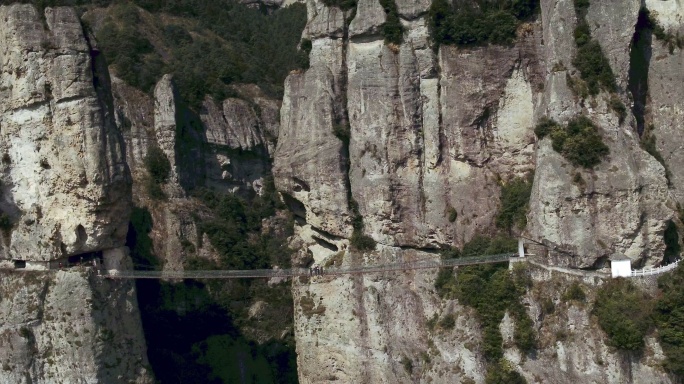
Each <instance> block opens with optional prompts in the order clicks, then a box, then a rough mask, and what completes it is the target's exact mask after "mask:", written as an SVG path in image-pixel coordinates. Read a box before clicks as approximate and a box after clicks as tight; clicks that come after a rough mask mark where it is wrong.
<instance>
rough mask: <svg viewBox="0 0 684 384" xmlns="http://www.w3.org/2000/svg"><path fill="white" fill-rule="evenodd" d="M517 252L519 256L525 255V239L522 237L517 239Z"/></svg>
mask: <svg viewBox="0 0 684 384" xmlns="http://www.w3.org/2000/svg"><path fill="white" fill-rule="evenodd" d="M518 254H519V256H520V257H525V241H524V240H523V238H522V237H521V238H519V239H518Z"/></svg>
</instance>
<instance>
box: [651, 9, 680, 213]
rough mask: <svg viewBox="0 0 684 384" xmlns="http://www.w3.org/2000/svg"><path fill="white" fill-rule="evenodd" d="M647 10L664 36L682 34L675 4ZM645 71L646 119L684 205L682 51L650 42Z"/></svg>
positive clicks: (676, 194) (678, 12) (673, 188)
mask: <svg viewBox="0 0 684 384" xmlns="http://www.w3.org/2000/svg"><path fill="white" fill-rule="evenodd" d="M646 7H647V8H648V9H649V10H650V11H651V15H652V16H653V17H654V18H655V19H656V20H657V22H658V24H660V25H661V26H663V27H664V28H666V30H667V32H669V33H673V34H676V33H677V32H679V33H680V34H681V33H682V32H684V6H683V5H682V4H680V3H677V2H674V1H667V2H666V1H647V2H646ZM650 48H651V51H650V52H646V54H648V57H649V59H650V60H649V64H650V66H649V68H648V74H647V75H648V91H649V92H648V93H649V94H648V97H649V105H648V108H647V117H650V120H651V122H652V124H653V127H652V128H653V131H652V134H653V135H654V136H655V142H656V149H657V150H658V151H659V152H660V154H661V155H662V156H663V158H664V160H665V164H667V166H668V170H669V171H670V185H671V187H672V190H671V192H672V194H673V195H674V197H675V199H676V201H677V202H678V203H679V204H682V205H684V150H682V149H683V148H684V147H683V145H684V129H682V126H684V101H683V98H682V96H681V92H682V89H681V87H680V85H681V84H682V82H683V81H684V51H683V50H681V49H679V48H675V49H674V50H673V52H672V53H671V54H670V53H669V48H668V47H667V46H666V45H664V43H663V42H662V41H660V40H658V39H656V37H655V36H653V37H652V40H651V47H650Z"/></svg>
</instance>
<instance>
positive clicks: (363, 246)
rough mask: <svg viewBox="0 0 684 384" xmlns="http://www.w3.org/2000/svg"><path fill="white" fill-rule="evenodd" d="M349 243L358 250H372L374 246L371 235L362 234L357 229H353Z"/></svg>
mask: <svg viewBox="0 0 684 384" xmlns="http://www.w3.org/2000/svg"><path fill="white" fill-rule="evenodd" d="M349 243H350V244H351V246H352V247H353V248H354V249H356V250H359V251H372V250H374V249H375V246H376V243H375V240H373V238H372V237H370V236H367V235H364V234H363V232H361V231H359V230H354V232H353V233H352V237H351V239H349Z"/></svg>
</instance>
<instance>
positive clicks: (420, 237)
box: [274, 0, 682, 383]
mask: <svg viewBox="0 0 684 384" xmlns="http://www.w3.org/2000/svg"><path fill="white" fill-rule="evenodd" d="M397 6H398V9H399V12H400V13H401V14H402V17H403V19H402V24H403V25H404V27H405V28H406V31H405V34H404V43H403V44H402V45H401V46H399V47H396V46H386V45H385V44H384V43H383V37H382V36H381V35H380V33H379V31H380V26H381V24H382V22H383V20H382V18H381V17H380V16H382V15H381V14H380V13H379V12H378V9H377V5H376V4H375V2H374V1H365V2H364V1H361V2H360V3H359V7H358V10H357V14H356V16H355V18H354V20H352V21H351V24H350V25H349V31H348V36H349V38H348V39H340V37H341V36H344V35H345V33H344V32H345V31H344V28H343V27H341V26H340V25H339V23H338V22H336V21H337V20H339V19H340V17H339V16H337V15H338V14H339V10H337V9H335V8H331V9H327V8H326V7H325V6H324V5H323V4H322V3H320V2H313V1H310V2H309V3H308V7H309V26H308V28H307V31H308V32H307V33H305V37H308V38H311V39H312V40H313V50H312V53H311V56H310V57H311V67H310V68H309V69H308V70H307V71H305V72H304V73H294V74H291V75H290V77H289V78H288V80H287V83H286V92H285V97H284V100H283V108H282V110H281V129H280V133H279V139H278V146H277V148H276V152H275V157H274V175H275V178H276V185H277V187H278V189H279V190H280V191H282V192H283V193H284V195H285V196H286V197H287V199H288V200H289V201H290V202H291V207H294V208H295V210H296V212H297V213H298V215H299V216H300V217H302V218H304V219H305V220H300V221H299V222H298V226H297V227H296V234H297V236H296V239H294V240H293V244H296V245H297V246H299V247H301V248H302V251H301V252H300V255H299V258H300V259H305V258H306V257H309V259H310V258H311V257H312V258H313V260H314V262H315V263H317V264H320V265H325V264H326V263H328V262H331V261H332V260H333V258H334V260H338V258H339V254H338V252H344V256H343V258H344V262H345V263H354V265H358V264H363V263H383V262H385V263H389V262H396V261H399V260H414V259H421V258H430V257H436V256H435V255H434V254H432V253H428V252H425V251H426V249H437V248H442V247H445V246H462V245H463V244H464V243H465V242H467V241H469V240H470V239H472V238H473V236H474V235H476V234H478V233H485V234H486V233H491V232H493V231H494V230H496V229H495V224H494V221H495V216H496V214H497V212H498V211H499V209H500V202H499V196H500V191H501V185H502V184H505V183H507V182H509V181H510V180H511V179H513V178H515V177H519V176H523V175H525V174H529V173H530V172H532V171H535V177H534V185H533V192H532V197H531V200H530V210H529V213H528V226H527V228H526V229H525V235H526V236H528V237H532V238H534V239H537V240H544V241H546V242H548V243H549V244H550V245H551V247H552V248H553V247H554V246H555V247H556V248H555V250H552V251H551V252H550V257H549V258H548V259H546V260H542V261H543V262H544V263H547V264H550V265H561V266H570V267H573V268H578V267H583V268H586V267H601V266H603V264H604V262H605V260H606V258H607V256H610V255H612V254H613V253H616V252H617V253H623V254H626V255H627V256H629V257H630V258H632V259H633V260H635V261H637V262H638V263H641V264H643V265H652V264H657V263H659V262H661V260H662V255H663V250H664V243H663V229H664V225H665V223H666V222H667V221H668V220H670V219H671V218H672V216H673V208H674V206H675V204H674V201H673V200H672V199H671V197H670V192H671V190H670V189H668V184H667V180H666V179H665V170H664V168H663V166H662V165H660V164H659V163H658V162H657V161H656V160H655V159H654V158H653V157H652V156H650V155H649V154H648V153H646V152H645V151H644V150H643V149H642V148H641V147H640V143H639V137H638V134H637V133H636V130H635V128H634V126H635V123H634V118H633V117H632V116H628V117H627V119H626V120H625V121H624V122H620V121H619V118H618V116H617V115H616V114H615V112H613V111H612V110H611V109H610V107H609V101H610V95H608V94H606V93H602V94H600V95H598V96H597V97H594V98H590V99H588V100H586V101H584V102H582V101H581V100H579V99H578V98H577V97H576V96H575V95H574V94H573V92H572V91H571V90H570V88H569V87H568V84H567V80H566V79H567V76H566V75H571V76H578V73H577V71H576V69H574V68H573V66H572V61H573V57H574V56H575V52H576V47H575V42H574V38H573V30H574V28H575V25H576V17H575V11H574V7H573V2H572V1H569V0H549V1H543V2H542V7H541V15H540V17H539V19H538V20H536V21H532V22H529V23H526V24H525V25H523V26H521V28H519V36H518V39H517V41H516V43H515V45H514V46H510V47H497V46H486V47H477V48H456V47H444V46H442V47H440V49H439V51H438V52H436V53H435V52H434V51H433V50H432V49H431V43H430V41H429V36H428V28H427V25H426V15H425V13H424V12H425V10H426V9H427V7H428V6H429V4H423V3H416V2H410V1H409V2H406V1H398V2H397ZM638 9H639V4H637V3H633V2H632V3H629V4H627V3H624V4H623V3H622V2H618V1H611V2H607V3H600V2H597V1H593V2H592V5H591V8H590V12H589V17H588V22H589V24H590V26H591V28H592V33H593V36H594V37H595V38H596V39H597V40H598V41H599V43H600V44H601V45H602V47H603V49H604V51H605V52H606V55H607V57H608V59H609V61H610V63H611V65H612V67H613V71H614V72H615V74H616V76H617V84H618V86H619V90H618V93H617V97H619V98H620V99H621V100H622V101H623V102H624V103H625V104H627V105H629V101H630V100H629V99H628V97H627V96H626V95H625V93H624V88H625V87H626V86H627V84H628V75H627V74H628V69H629V64H630V59H629V47H630V43H631V38H632V35H633V33H634V25H635V23H636V19H637V13H638ZM680 13H682V12H680ZM670 24H672V23H670ZM340 28H342V29H341V30H340ZM675 56H676V55H675ZM672 60H678V59H672ZM663 63H666V62H665V61H664V62H663ZM663 65H664V64H663ZM652 68H653V67H652ZM671 68H672V73H673V74H672V75H671V77H670V78H672V79H678V77H676V76H678V75H676V74H674V72H676V68H678V67H676V66H674V67H671ZM659 71H660V70H659ZM649 76H650V77H652V76H654V74H653V72H650V73H649ZM661 83H664V81H661ZM671 83H672V84H667V85H666V84H661V85H659V86H661V87H665V88H664V89H670V92H671V94H673V95H674V94H676V92H677V91H675V90H674V89H673V88H666V87H675V85H674V84H676V82H674V81H673V82H671ZM670 98H671V99H672V100H666V98H665V97H664V96H663V98H662V99H660V100H659V103H660V104H659V106H660V105H662V106H665V107H666V108H664V110H665V111H667V110H668V108H670V110H671V111H672V112H671V113H672V115H673V120H674V121H678V120H676V118H675V117H674V114H675V112H674V111H676V110H677V108H678V107H677V104H676V103H677V100H679V99H678V98H676V97H674V98H673V97H670ZM340 111H342V112H340ZM666 113H667V112H665V113H663V115H662V116H663V118H662V119H663V120H664V119H667V117H665V116H668V115H667V114H666ZM579 114H584V115H586V116H587V117H589V118H590V119H592V121H594V123H595V124H596V125H597V126H598V127H599V130H600V132H601V135H602V137H603V140H604V142H605V143H606V145H608V147H609V148H610V155H609V156H608V157H606V158H605V159H604V161H603V162H602V163H601V164H600V165H599V166H597V167H595V169H593V170H586V169H582V168H577V167H574V166H573V165H571V164H570V163H569V162H568V161H567V160H566V159H565V158H564V157H563V156H561V155H560V154H559V153H557V152H556V151H554V150H553V149H552V148H551V143H550V140H549V139H544V140H541V141H539V142H537V140H536V138H535V136H534V126H535V125H536V123H537V122H538V121H539V119H540V118H541V117H543V116H547V117H550V118H553V119H555V120H557V121H559V122H562V123H564V122H567V121H568V120H570V119H571V118H573V117H575V116H577V115H579ZM663 120H661V121H663ZM347 121H348V123H349V127H350V132H351V135H350V138H349V146H348V148H349V153H348V156H349V157H348V159H347V153H346V150H345V149H346V146H345V145H344V144H343V143H341V141H339V140H337V138H336V137H335V136H334V135H332V134H331V132H330V131H331V128H332V127H335V125H336V124H346V122H347ZM675 126H676V123H673V124H672V125H669V127H671V128H668V129H669V130H670V132H671V133H669V134H665V133H664V132H665V131H660V133H656V134H657V135H669V136H668V139H660V136H658V137H659V141H658V146H659V148H661V147H660V146H664V145H671V146H672V147H671V148H672V151H674V148H675V147H676V146H677V145H678V144H676V143H678V142H679V141H681V140H679V139H678V137H679V136H677V135H678V133H675V132H678V131H677V130H676V128H675ZM670 137H671V138H672V139H671V140H670V139H669V138H670ZM664 140H668V144H665V143H664ZM663 148H664V147H663ZM677 148H678V147H677ZM672 151H667V152H668V154H667V155H665V154H664V156H665V157H666V158H674V156H676V155H674V154H671V152H672ZM663 152H665V151H663ZM668 156H670V157H668ZM346 164H348V165H349V166H348V168H347V167H346V166H345V165H346ZM340 165H342V166H340ZM347 176H348V180H349V181H348V188H349V190H350V191H351V194H350V195H348V196H347V195H345V192H346V191H345V188H346V187H347V185H346V184H345V182H346V177H347ZM579 180H582V182H580V181H579ZM352 201H355V202H356V203H357V204H358V210H359V212H360V213H361V215H362V216H363V221H364V231H365V233H366V234H367V235H369V236H371V237H373V238H374V239H375V240H376V241H377V242H378V249H377V250H376V251H374V252H366V253H363V254H361V253H357V252H354V251H349V250H348V239H349V233H350V232H351V231H350V228H349V218H350V211H351V210H350V209H349V208H347V207H348V206H349V204H350V203H351V202H352ZM452 210H455V211H456V213H457V215H456V219H455V220H454V221H453V222H451V221H450V220H449V216H450V215H449V214H448V212H450V211H452ZM414 248H426V249H422V250H418V249H414ZM547 272H548V271H546V272H544V271H538V272H537V275H535V276H534V284H535V286H536V285H537V284H538V285H540V286H543V285H544V284H546V283H547V282H548V281H556V279H557V278H558V277H557V276H555V275H554V274H553V273H551V272H548V273H547ZM434 278H435V276H434V275H433V274H430V273H422V272H415V273H414V272H406V273H403V274H393V275H382V276H381V275H377V276H364V277H353V278H348V279H347V278H335V279H332V278H330V279H327V278H326V277H323V278H314V280H315V281H313V283H307V282H303V281H302V282H300V283H298V284H296V286H295V290H294V292H295V308H296V311H297V313H296V320H295V323H296V337H297V351H298V355H299V369H300V380H301V381H302V382H305V383H316V382H324V381H328V380H334V379H336V380H340V381H343V382H387V383H394V382H409V381H421V382H422V381H425V382H431V381H433V382H462V381H463V380H465V379H466V378H471V379H473V380H475V382H481V381H482V380H484V373H485V366H484V365H485V364H484V361H483V360H482V359H481V354H480V353H481V352H480V351H479V350H478V349H477V347H476V346H477V345H479V343H481V339H480V337H481V335H480V332H479V330H477V325H476V324H475V323H474V322H473V321H472V320H473V314H472V313H471V312H469V309H467V308H464V307H463V306H461V305H459V303H457V302H449V301H447V302H444V301H440V300H439V299H438V298H437V297H436V296H435V294H434V292H433V291H432V290H433V287H434V285H433V284H434ZM574 278H575V277H568V278H567V281H564V282H563V283H562V284H566V283H567V284H570V283H571V282H572V281H573V279H574ZM562 284H561V285H562ZM591 284H599V282H597V281H593V282H592V283H591ZM525 300H526V303H527V304H529V307H530V308H529V311H530V314H531V316H532V318H533V319H534V321H535V325H536V326H537V327H538V328H537V329H541V333H542V336H543V337H544V338H546V339H548V340H551V339H552V337H551V336H550V335H552V334H553V333H554V332H555V331H554V330H555V329H565V328H568V329H572V330H573V332H576V335H577V336H576V337H575V338H574V339H573V340H568V341H562V340H560V341H559V340H552V341H549V342H548V343H547V344H544V345H542V346H541V347H540V350H539V353H538V355H537V359H536V360H535V359H524V358H523V357H522V355H521V354H520V352H519V351H516V350H515V348H509V347H508V346H507V347H506V348H507V349H506V358H507V359H508V360H509V361H510V362H511V363H512V364H513V365H514V366H515V368H516V369H517V370H518V371H519V372H521V373H522V374H523V375H525V376H526V378H527V379H528V381H530V382H532V381H549V382H568V383H570V382H611V383H619V382H623V381H626V380H627V381H629V380H632V381H633V382H637V381H639V380H645V381H649V380H650V381H653V382H662V383H667V382H670V380H669V379H668V378H667V376H666V375H665V374H663V373H662V372H661V371H660V370H659V369H656V368H652V367H653V365H651V364H653V362H654V361H656V360H659V359H662V353H661V352H660V349H659V346H658V345H657V343H656V342H655V341H654V340H653V339H649V340H648V341H647V344H648V348H649V352H648V353H647V355H646V356H645V357H644V358H643V359H641V360H639V361H632V362H630V363H629V364H628V365H629V367H628V366H627V365H625V364H623V363H624V362H623V361H621V358H620V356H618V355H615V354H613V353H612V352H610V351H609V350H608V349H607V347H606V344H605V343H606V340H605V339H603V336H602V334H601V331H599V330H598V329H597V328H595V323H593V322H592V320H591V318H590V314H589V312H588V311H587V310H584V309H577V308H564V309H563V311H564V312H563V313H564V314H567V315H568V317H567V318H563V319H561V317H559V318H557V319H555V320H553V324H548V323H544V324H542V323H543V321H544V319H542V318H541V317H540V315H539V301H540V300H541V298H540V297H532V296H530V297H527V298H525ZM312 305H313V306H312ZM448 313H451V314H453V315H454V316H455V317H456V330H455V331H453V332H442V331H434V332H433V331H431V330H430V329H428V327H427V326H426V323H427V320H428V319H430V318H431V317H432V316H433V315H437V316H438V318H441V317H443V316H445V315H446V314H448ZM511 322H512V320H511V319H510V317H509V318H508V320H506V319H504V321H503V322H502V324H501V328H502V330H503V333H504V336H506V335H508V336H506V337H509V339H510V332H509V331H510V329H511V327H512V323H511ZM539 327H541V328H539ZM507 330H508V331H507ZM548 340H547V341H548ZM506 345H508V344H506ZM435 351H437V352H439V353H435ZM424 354H428V355H429V359H425V358H421V357H420V356H424ZM404 356H406V357H407V358H409V359H410V360H411V361H412V363H413V366H414V370H413V374H411V373H410V372H407V371H406V370H405V369H404V368H403V367H402V363H401V361H402V360H403V357H404ZM649 359H651V360H649ZM597 361H602V362H603V364H605V365H604V366H603V367H604V368H601V369H599V368H598V366H599V365H600V363H597ZM454 367H456V368H454ZM630 372H631V373H632V374H634V375H635V376H631V378H630V376H629V375H630Z"/></svg>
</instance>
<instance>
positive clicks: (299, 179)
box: [273, 39, 351, 237]
mask: <svg viewBox="0 0 684 384" xmlns="http://www.w3.org/2000/svg"><path fill="white" fill-rule="evenodd" d="M342 53H343V46H342V41H340V40H339V39H317V40H315V41H314V42H313V49H312V54H311V68H310V69H308V70H307V71H306V72H305V73H298V74H292V75H290V76H288V78H287V80H286V82H285V96H284V98H283V106H282V108H281V110H280V116H281V117H280V132H279V135H278V145H277V147H276V152H275V155H274V164H273V175H274V177H275V182H276V187H277V188H278V190H280V191H282V192H284V193H286V194H288V195H289V196H291V199H289V200H290V201H289V202H290V203H292V204H294V205H296V207H299V206H300V205H301V206H302V208H304V209H305V212H301V210H299V209H298V208H297V209H296V212H297V213H298V214H300V215H302V216H304V217H305V218H306V220H307V222H309V223H311V224H312V225H315V226H316V227H317V228H319V229H321V230H323V231H326V232H329V233H331V234H333V235H335V236H345V237H348V236H351V225H350V220H351V218H350V215H349V207H348V200H347V190H346V178H347V176H346V170H345V167H346V166H345V158H344V154H343V145H342V141H340V139H338V138H337V137H335V135H334V134H333V126H334V125H336V124H338V123H337V122H336V121H335V119H336V117H335V111H334V109H335V108H337V106H336V103H337V99H336V94H335V90H336V88H337V87H338V84H339V83H340V79H341V76H342V72H341V71H342V69H343V65H344V62H343V57H342Z"/></svg>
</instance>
